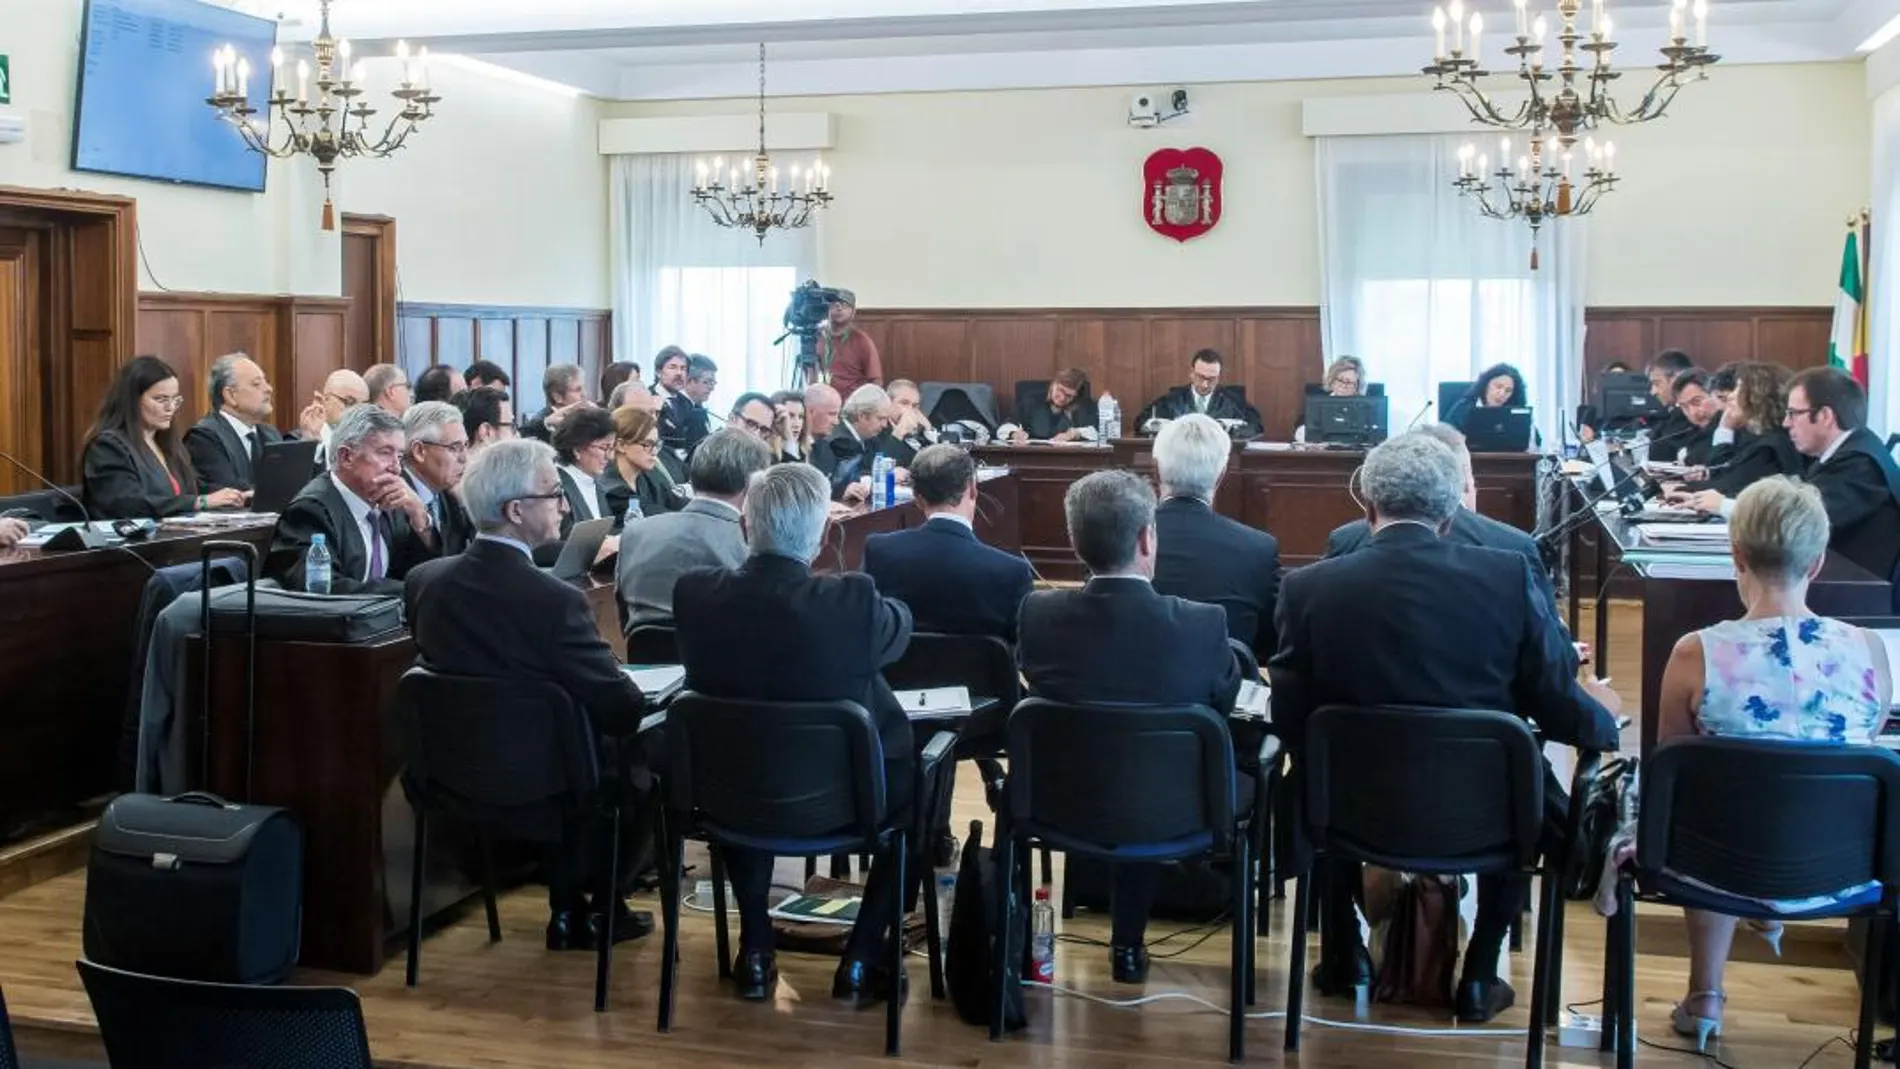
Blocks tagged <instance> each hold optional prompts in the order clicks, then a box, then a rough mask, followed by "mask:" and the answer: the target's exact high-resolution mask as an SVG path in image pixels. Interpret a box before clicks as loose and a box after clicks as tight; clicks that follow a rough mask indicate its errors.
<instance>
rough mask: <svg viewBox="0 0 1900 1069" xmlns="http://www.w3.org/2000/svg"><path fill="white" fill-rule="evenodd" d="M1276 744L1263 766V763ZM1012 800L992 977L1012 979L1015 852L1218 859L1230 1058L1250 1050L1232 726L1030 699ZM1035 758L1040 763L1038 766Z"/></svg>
mask: <svg viewBox="0 0 1900 1069" xmlns="http://www.w3.org/2000/svg"><path fill="white" fill-rule="evenodd" d="M1278 753H1279V740H1277V739H1274V738H1272V737H1268V738H1267V739H1266V741H1265V742H1264V743H1262V745H1261V749H1260V754H1259V758H1260V760H1261V761H1262V762H1263V763H1266V762H1270V761H1271V760H1273V758H1274V757H1275V756H1276V755H1277V754H1278ZM1008 754H1009V791H1008V802H1009V805H1008V807H1007V809H1006V810H1005V811H1004V812H1003V814H1002V818H1001V822H1000V827H999V828H998V834H997V848H998V851H999V854H1000V860H999V862H998V880H997V884H998V887H999V895H1000V899H1001V901H1000V902H999V903H998V906H999V908H998V910H997V916H998V917H999V918H1000V924H999V927H998V931H1000V932H1002V933H1003V935H1002V936H1001V937H1000V938H998V939H997V940H996V941H995V950H994V952H995V955H996V957H995V964H994V970H995V971H994V975H997V976H1005V975H1008V972H1007V970H1006V969H1005V968H1004V966H1005V963H1006V962H1008V961H1010V960H1011V959H1010V955H1012V954H1019V953H1021V948H1020V947H1016V946H1014V945H1012V943H1013V940H1012V936H1014V935H1015V934H1016V928H1017V924H1016V922H1015V918H1016V917H1017V916H1018V915H1019V914H1018V912H1017V911H1018V910H1019V909H1020V908H1021V906H1020V904H1019V903H1018V902H1017V900H1016V898H1017V896H1016V891H1017V886H1018V883H1019V880H1018V878H1017V873H1016V869H1017V865H1018V863H1019V861H1018V859H1019V857H1020V851H1021V850H1022V849H1023V848H1026V847H1027V846H1028V845H1030V844H1031V843H1043V844H1045V845H1048V846H1052V847H1055V848H1057V849H1060V850H1063V851H1066V852H1067V853H1069V854H1071V855H1078V856H1081V857H1090V858H1095V859H1098V860H1101V861H1107V862H1110V863H1115V862H1161V863H1165V862H1169V861H1182V860H1186V859H1188V858H1196V857H1207V856H1216V857H1220V856H1225V857H1231V858H1232V859H1233V862H1234V871H1235V873H1236V874H1237V875H1236V877H1235V879H1234V905H1233V960H1232V966H1231V975H1230V977H1229V980H1230V984H1231V993H1230V1005H1229V1016H1228V1033H1227V1055H1228V1057H1229V1058H1230V1059H1231V1060H1233V1061H1240V1060H1241V1058H1242V1057H1243V1055H1244V1053H1245V1026H1246V1021H1247V1012H1246V1009H1247V1005H1248V1001H1249V999H1250V997H1251V993H1252V985H1251V984H1250V983H1249V982H1248V977H1249V976H1250V974H1251V973H1252V972H1253V967H1254V948H1255V944H1254V934H1253V918H1252V916H1251V915H1250V910H1251V909H1252V908H1253V895H1252V893H1251V888H1250V887H1249V886H1248V880H1247V879H1246V878H1245V877H1244V876H1242V875H1238V874H1245V873H1250V872H1251V871H1252V867H1251V864H1250V862H1249V859H1248V853H1249V847H1250V842H1249V839H1250V836H1249V829H1248V821H1249V816H1250V814H1249V813H1248V812H1246V811H1242V810H1239V809H1238V808H1237V806H1236V803H1235V797H1236V793H1237V792H1236V775H1237V773H1236V771H1235V768H1234V743H1233V738H1232V736H1231V735H1230V734H1229V731H1228V726H1227V721H1226V719H1225V718H1224V717H1222V716H1220V715H1219V714H1217V713H1215V712H1214V711H1213V710H1212V709H1208V708H1206V707H1205V706H1199V705H1182V706H1108V705H1065V704H1060V703H1057V702H1051V701H1045V700H1043V699H1040V698H1031V699H1029V700H1027V701H1025V702H1023V703H1022V704H1021V705H1019V706H1017V707H1016V710H1015V712H1014V713H1012V714H1011V715H1010V718H1009V747H1008ZM1039 754H1040V755H1041V756H1042V760H1041V761H1040V763H1039V762H1038V760H1037V758H1038V755H1039ZM1006 1004H1007V992H1005V991H1004V990H1003V989H1002V985H1000V984H999V985H998V990H997V1003H996V1004H995V1005H994V1006H993V1007H992V1008H991V1016H990V1039H991V1040H992V1041H995V1040H998V1039H1001V1038H1002V1036H1003V1022H1004V1013H1005V1009H1004V1007H1005V1005H1006Z"/></svg>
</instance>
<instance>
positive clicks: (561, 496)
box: [504, 490, 567, 512]
mask: <svg viewBox="0 0 1900 1069" xmlns="http://www.w3.org/2000/svg"><path fill="white" fill-rule="evenodd" d="M508 500H509V501H555V502H559V504H560V509H561V511H562V512H566V511H567V494H565V493H564V492H562V491H560V490H556V491H554V492H552V493H547V494H523V495H521V496H520V497H511V498H509V499H508ZM505 503H506V502H504V504H505Z"/></svg>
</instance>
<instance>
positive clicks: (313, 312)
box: [277, 297, 350, 426]
mask: <svg viewBox="0 0 1900 1069" xmlns="http://www.w3.org/2000/svg"><path fill="white" fill-rule="evenodd" d="M349 310H350V303H349V301H348V300H347V299H344V298H341V297H292V298H289V299H288V300H287V302H286V307H285V310H284V315H283V317H282V318H281V319H280V320H279V325H280V333H279V335H278V336H279V338H280V339H281V341H280V344H281V345H282V346H283V351H284V354H285V358H284V360H283V363H285V364H286V365H287V366H288V367H289V374H288V381H291V382H294V383H296V385H297V390H296V393H294V394H293V395H292V400H293V401H294V402H295V403H294V404H284V403H279V404H278V405H277V422H278V423H279V424H280V425H285V426H294V425H295V423H296V419H297V413H298V412H299V411H300V410H302V408H303V406H304V405H305V404H308V403H309V399H310V398H312V397H315V396H316V395H317V393H318V392H320V391H321V390H322V389H323V380H324V379H326V378H328V377H329V375H330V372H332V371H335V370H337V369H338V368H341V367H343V366H344V362H345V360H346V347H347V338H348V320H349ZM280 393H281V391H280Z"/></svg>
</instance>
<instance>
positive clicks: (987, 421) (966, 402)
mask: <svg viewBox="0 0 1900 1069" xmlns="http://www.w3.org/2000/svg"><path fill="white" fill-rule="evenodd" d="M918 392H919V393H921V394H922V395H923V401H922V404H923V409H924V415H926V416H928V417H930V423H931V425H932V426H935V427H941V426H943V425H944V424H946V423H953V422H956V421H959V420H968V419H973V420H975V421H976V422H978V423H981V424H983V426H985V427H988V428H989V429H990V430H991V431H994V430H995V429H996V425H997V418H996V391H995V388H994V387H992V386H991V385H990V384H989V383H987V382H926V383H924V384H923V385H922V386H920V387H919V388H918Z"/></svg>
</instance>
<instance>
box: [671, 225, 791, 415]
mask: <svg viewBox="0 0 1900 1069" xmlns="http://www.w3.org/2000/svg"><path fill="white" fill-rule="evenodd" d="M708 225H710V224H708ZM797 285H798V272H797V270H796V269H795V268H791V267H666V268H661V270H660V272H659V290H658V300H657V302H656V304H655V321H656V324H657V329H658V330H659V332H660V336H661V337H666V338H672V339H674V340H673V342H672V343H671V344H674V345H678V346H679V347H680V348H682V349H685V350H686V351H687V352H689V353H704V354H706V355H707V356H710V357H712V358H713V360H715V361H717V362H718V364H719V386H718V388H717V389H716V390H714V391H713V396H712V398H711V399H710V400H708V401H707V402H706V407H707V408H709V409H711V410H712V411H714V412H716V413H719V414H720V415H724V414H725V413H727V412H729V411H731V410H732V402H733V400H734V399H735V398H737V397H738V396H739V395H740V394H743V393H745V392H746V391H747V390H758V391H760V392H762V393H771V392H773V391H774V390H777V389H781V388H783V387H784V386H785V385H786V384H787V383H789V382H790V381H791V374H790V370H791V365H790V360H791V357H792V356H793V355H795V354H796V352H797V350H796V349H794V348H789V347H788V346H787V345H786V344H785V343H780V344H778V345H774V344H772V342H773V340H774V339H776V338H777V337H778V336H779V335H780V334H783V333H784V332H785V329H784V327H782V326H780V323H781V321H782V320H783V319H784V317H785V305H786V304H787V302H788V301H789V300H790V297H791V293H792V290H793V288H794V287H796V286H797ZM796 340H797V339H792V341H793V342H796Z"/></svg>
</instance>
